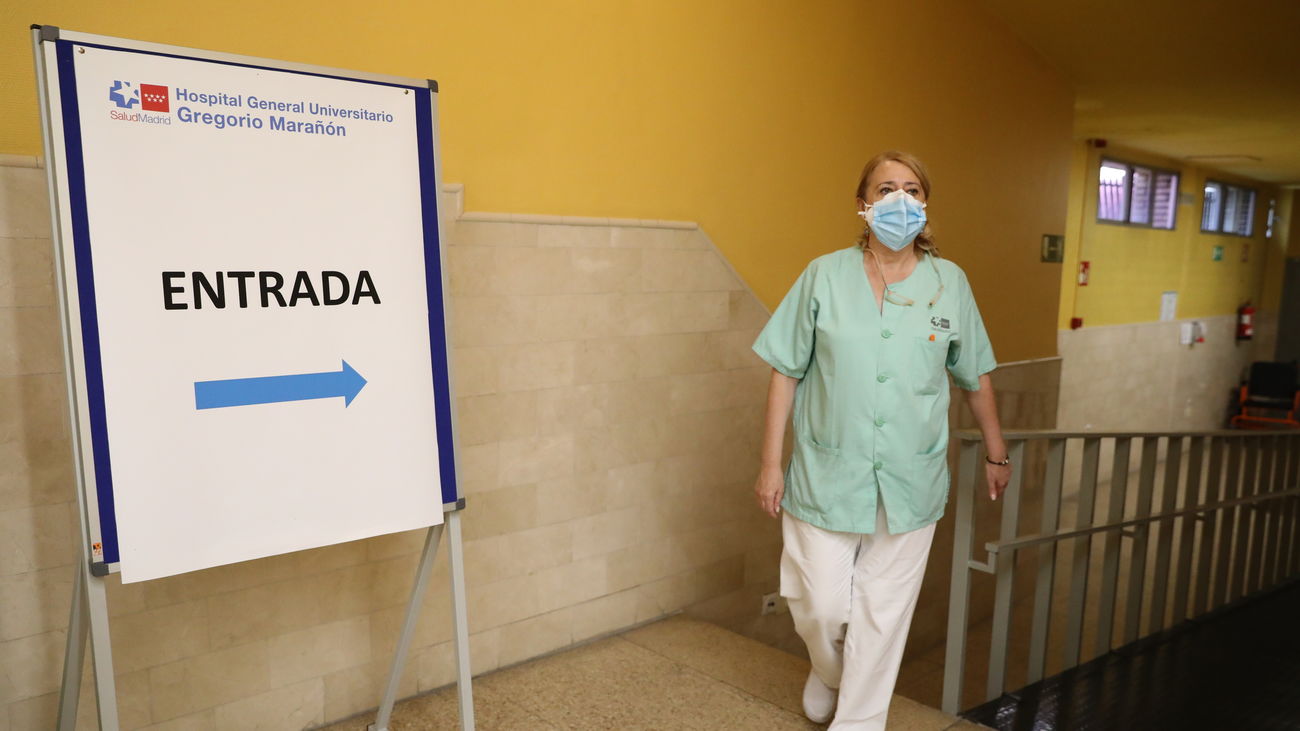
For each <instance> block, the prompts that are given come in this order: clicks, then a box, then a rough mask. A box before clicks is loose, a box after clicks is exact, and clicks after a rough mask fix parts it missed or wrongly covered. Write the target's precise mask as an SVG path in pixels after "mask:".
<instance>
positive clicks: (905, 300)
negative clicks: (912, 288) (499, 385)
mask: <svg viewBox="0 0 1300 731" xmlns="http://www.w3.org/2000/svg"><path fill="white" fill-rule="evenodd" d="M867 253H868V254H871V258H872V259H874V260H875V262H876V269H879V270H880V281H882V282H884V283H885V299H887V300H889V301H890V302H893V303H894V304H896V305H902V306H903V307H911V306H912V305H914V304H916V300H914V299H911V298H910V297H904V296H903V295H901V294H898V293H897V292H895V291H894V290H893V288H892V287H890V286H889V280H887V279H885V268H884V267H883V266H881V265H880V255H879V254H877V253H876V252H874V251H872V250H871V245H870V244H868V245H867ZM935 271H936V272H937V271H938V270H937V269H936V270H935ZM941 284H942V283H941ZM940 291H942V290H940ZM890 298H892V299H890ZM930 305H931V306H934V303H933V302H931V303H930Z"/></svg>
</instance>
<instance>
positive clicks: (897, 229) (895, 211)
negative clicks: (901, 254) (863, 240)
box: [858, 190, 925, 251]
mask: <svg viewBox="0 0 1300 731" xmlns="http://www.w3.org/2000/svg"><path fill="white" fill-rule="evenodd" d="M858 215H859V216H862V218H863V219H865V220H866V222H867V225H868V226H870V227H871V233H873V234H875V236H876V238H877V239H879V240H880V243H882V244H884V245H885V246H888V247H889V248H890V249H892V250H894V251H901V250H902V249H903V247H905V246H907V245H908V244H910V243H912V240H913V239H915V238H916V237H917V234H920V233H921V231H922V230H923V229H924V228H925V204H924V203H922V202H921V201H918V200H917V199H915V198H913V197H912V196H910V195H908V194H907V193H906V192H904V191H903V190H896V191H894V192H892V193H890V194H889V195H886V196H885V197H884V198H881V199H880V200H878V201H876V202H875V203H873V204H871V205H868V206H867V209H866V210H865V211H858Z"/></svg>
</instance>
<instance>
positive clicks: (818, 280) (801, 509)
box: [754, 246, 997, 533]
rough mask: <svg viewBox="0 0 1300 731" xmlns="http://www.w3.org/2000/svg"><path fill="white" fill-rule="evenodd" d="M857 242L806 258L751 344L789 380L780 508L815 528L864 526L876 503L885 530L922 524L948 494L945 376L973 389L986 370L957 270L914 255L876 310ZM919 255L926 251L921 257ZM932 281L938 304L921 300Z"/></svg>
mask: <svg viewBox="0 0 1300 731" xmlns="http://www.w3.org/2000/svg"><path fill="white" fill-rule="evenodd" d="M864 256H866V253H865V252H864V251H862V249H860V248H859V247H857V246H852V247H850V248H847V249H842V250H840V251H836V252H832V253H830V254H826V255H825V256H821V257H818V258H817V259H814V260H813V261H812V263H811V264H809V265H808V268H807V269H805V270H804V272H803V274H801V275H799V280H798V281H796V282H795V283H794V286H793V287H791V289H790V292H789V294H787V295H786V296H785V299H784V300H782V301H781V305H780V306H779V307H777V309H776V312H774V313H773V314H772V319H771V320H770V321H768V323H767V326H766V327H764V328H763V331H762V332H761V333H760V334H759V336H758V340H756V341H755V342H754V352H756V353H758V355H759V356H760V357H761V358H762V359H763V360H765V361H767V362H768V363H769V364H770V365H771V366H772V367H773V368H775V369H776V370H778V371H780V372H781V373H784V374H785V375H787V376H790V377H791V378H797V379H799V384H798V386H797V387H796V388H795V395H794V436H795V440H794V455H793V456H792V457H791V459H790V465H789V467H787V468H786V472H785V497H784V498H783V499H782V501H781V506H782V507H783V508H785V510H787V511H789V513H790V514H791V515H793V516H794V517H796V518H798V519H800V520H802V521H804V522H807V523H811V524H813V525H815V526H818V527H820V528H824V529H826V530H833V531H841V532H847V533H871V532H873V531H874V530H875V524H876V500H877V495H879V499H880V500H883V501H884V505H885V515H886V517H887V519H888V525H889V532H890V533H903V532H906V531H911V530H916V529H917V528H922V527H924V526H926V525H929V524H930V523H933V522H935V521H937V520H938V519H939V518H941V517H942V516H943V510H944V505H945V503H947V501H948V481H949V475H948V400H949V399H948V383H947V379H946V378H945V377H944V371H945V369H946V370H947V372H948V373H951V374H952V379H953V382H955V383H956V384H957V386H958V387H960V388H963V389H965V390H967V391H976V390H979V377H980V376H981V375H982V374H984V373H988V372H989V371H992V370H993V369H994V368H996V367H997V361H995V360H994V359H993V345H992V344H991V343H990V342H989V337H988V334H987V333H986V332H985V330H984V321H983V320H982V319H980V313H979V308H978V307H976V306H975V298H974V296H973V295H972V294H971V289H970V283H969V282H968V281H967V280H966V274H965V273H964V272H962V270H961V268H960V267H958V266H957V265H956V264H953V263H952V262H950V261H948V260H946V259H940V258H937V257H934V258H933V259H932V261H933V263H934V264H935V265H936V266H937V268H938V275H939V276H938V277H936V273H935V267H932V266H931V265H930V263H929V262H927V261H926V260H925V259H924V258H922V259H921V260H920V261H918V262H917V264H916V268H915V269H914V270H913V271H912V273H911V274H910V275H909V276H908V277H907V278H906V279H904V280H902V281H900V282H898V283H897V284H891V289H892V290H893V292H894V293H895V295H898V296H900V297H901V298H907V299H911V300H913V301H914V304H911V305H906V306H905V305H900V304H895V303H894V302H890V301H889V298H886V299H885V301H884V311H883V313H882V312H881V311H880V310H877V309H876V301H875V296H874V295H873V294H872V289H871V283H870V282H869V281H868V279H867V273H866V271H865V270H864V269H863V265H862V258H863V257H864ZM925 256H926V257H929V256H930V255H929V254H926V255H925ZM939 277H942V283H943V285H944V289H943V293H942V295H941V296H940V297H939V300H938V302H936V303H935V304H934V305H933V306H931V305H930V304H929V303H930V300H932V299H933V298H934V296H935V294H936V293H937V292H938V291H939V284H940V279H939Z"/></svg>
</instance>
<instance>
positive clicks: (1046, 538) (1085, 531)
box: [971, 487, 1300, 568]
mask: <svg viewBox="0 0 1300 731" xmlns="http://www.w3.org/2000/svg"><path fill="white" fill-rule="evenodd" d="M1292 495H1296V496H1300V487H1297V488H1294V489H1291V490H1283V491H1281V492H1275V493H1269V494H1268V495H1254V496H1251V497H1245V498H1237V499H1236V500H1225V501H1223V502H1218V503H1211V504H1209V505H1202V506H1199V507H1195V508H1187V509H1185V510H1175V511H1173V512H1171V513H1156V514H1155V515H1148V516H1147V517H1145V518H1132V519H1130V520H1122V521H1120V522H1118V523H1103V524H1102V525H1094V526H1092V527H1091V528H1081V529H1078V530H1066V531H1058V532H1056V533H1051V534H1048V535H1039V534H1033V535H1028V536H1024V537H1023V538H1017V539H1016V540H1014V541H990V542H989V543H985V544H984V550H986V551H988V552H989V553H998V552H999V551H1001V550H1004V549H1006V550H1008V552H1011V551H1016V550H1019V549H1022V548H1030V547H1033V546H1038V545H1041V544H1043V543H1050V542H1054V541H1061V540H1065V539H1067V538H1078V537H1080V536H1086V535H1092V534H1093V533H1105V532H1106V531H1112V530H1120V529H1122V528H1128V527H1130V526H1134V525H1145V524H1147V523H1154V522H1156V521H1158V520H1168V519H1170V518H1181V517H1183V516H1185V515H1194V514H1204V513H1210V512H1214V511H1215V510H1220V509H1223V508H1231V507H1234V506H1237V505H1253V504H1255V503H1264V502H1268V501H1270V500H1281V499H1283V498H1287V497H1291V496H1292ZM978 567H979V566H977V565H976V563H975V562H974V561H972V562H971V568H978Z"/></svg>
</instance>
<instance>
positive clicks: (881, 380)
mask: <svg viewBox="0 0 1300 731" xmlns="http://www.w3.org/2000/svg"><path fill="white" fill-rule="evenodd" d="M888 380H889V376H886V375H883V374H882V375H879V376H876V383H884V382H885V381H888Z"/></svg>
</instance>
